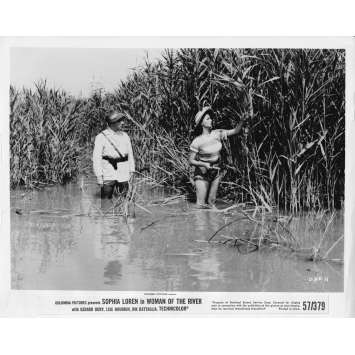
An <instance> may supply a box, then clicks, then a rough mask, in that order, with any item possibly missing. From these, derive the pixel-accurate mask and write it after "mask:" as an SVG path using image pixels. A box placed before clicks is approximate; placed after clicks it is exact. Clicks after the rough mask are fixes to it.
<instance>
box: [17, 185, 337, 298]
mask: <svg viewBox="0 0 355 355" xmlns="http://www.w3.org/2000/svg"><path fill="white" fill-rule="evenodd" d="M97 192H98V191H97V187H96V186H95V184H94V182H93V180H92V179H91V180H90V179H86V181H85V191H84V192H83V191H82V190H81V189H80V187H79V184H78V183H72V184H69V185H66V186H64V187H63V186H56V187H48V188H46V189H44V190H41V191H31V192H24V191H21V190H15V191H12V192H11V267H12V288H14V289H38V290H43V289H48V290H52V289H62V290H125V291H236V292H238V291H251V292H253V291H342V290H343V266H342V265H341V264H337V263H331V262H329V263H327V262H317V263H315V262H310V261H306V260H304V259H302V258H299V257H296V256H295V255H293V254H292V253H290V252H287V251H283V252H280V251H275V250H268V249H263V250H260V251H257V252H254V253H250V254H247V255H243V254H240V253H239V252H238V250H237V249H236V248H234V247H232V246H228V245H216V244H208V243H203V242H201V240H202V241H204V240H207V239H208V238H209V237H210V236H211V235H212V234H213V232H215V231H216V230H217V229H218V228H219V227H221V226H223V225H224V224H225V223H227V222H228V221H229V220H231V218H232V217H226V216H223V214H220V213H214V212H211V211H207V210H206V211H197V210H194V209H193V208H192V205H190V204H188V203H187V202H186V201H182V200H181V201H177V203H173V204H168V205H165V206H149V207H148V206H147V207H146V208H147V209H149V211H150V212H151V213H148V212H147V211H144V210H143V209H140V208H136V217H135V218H129V219H128V221H125V220H124V218H123V217H117V216H113V215H111V214H110V213H108V215H106V216H100V215H99V213H97V211H96V209H97V208H99V206H100V199H99V198H98V196H97ZM144 193H145V199H146V200H147V199H150V200H156V199H160V198H164V197H166V195H164V192H163V191H158V190H157V189H154V190H151V189H150V188H148V187H147V188H146V191H145V192H144ZM88 214H90V215H88ZM234 218H235V216H234ZM317 226H318V225H317V224H315V223H313V222H312V223H310V221H309V218H308V219H307V218H295V219H294V220H293V221H292V229H293V232H294V234H295V235H297V237H298V238H300V239H301V240H302V244H303V245H305V246H312V245H315V244H317V243H318V241H319V240H320V238H322V232H323V230H324V226H323V227H322V228H323V229H321V228H320V227H319V226H318V227H317ZM252 232H253V226H252V225H251V224H250V223H247V222H240V223H238V224H233V225H232V226H230V227H227V228H225V229H224V230H223V231H221V233H220V234H221V235H225V236H229V235H238V236H239V235H240V236H243V235H247V234H250V233H252ZM342 233H343V219H342V216H341V215H340V214H339V215H338V216H337V217H336V218H335V220H334V222H333V223H332V224H331V226H329V228H328V230H327V234H326V236H325V238H324V241H323V242H322V246H323V248H325V250H327V248H329V247H330V246H331V245H332V244H333V243H334V241H336V240H337V239H338V238H339V237H340V236H341V235H342ZM196 240H197V241H196ZM330 256H331V257H333V258H342V257H343V243H342V242H341V243H338V244H337V245H336V246H335V247H334V248H333V249H332V251H331V255H330Z"/></svg>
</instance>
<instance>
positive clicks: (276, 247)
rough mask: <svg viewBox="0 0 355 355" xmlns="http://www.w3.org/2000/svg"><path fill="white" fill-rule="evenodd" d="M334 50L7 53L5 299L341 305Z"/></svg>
mask: <svg viewBox="0 0 355 355" xmlns="http://www.w3.org/2000/svg"><path fill="white" fill-rule="evenodd" d="M345 65H346V50H345V49H342V48H273V47H270V48H261V47H260V48H257V47H255V48H247V47H245V48H237V47H235V48H232V47H231V48H225V47H220V48H218V47H213V48H205V47H181V48H176V47H174V48H170V47H166V46H164V47H162V48H156V47H154V48H150V47H147V48H82V47H77V48H73V47H63V48H59V47H49V46H48V47H43V46H42V47H29V46H26V47H12V48H11V50H10V87H9V103H10V111H9V112H10V117H9V126H10V129H9V154H10V157H9V164H10V169H9V171H10V173H9V179H10V182H9V184H10V208H11V212H10V239H11V242H10V249H11V251H10V255H11V289H12V290H72V291H74V290H83V291H132V292H135V291H144V292H159V291H160V292H343V290H344V208H345V207H344V198H345V195H344V191H345V190H344V188H345V107H346V104H345V103H346V100H345V72H346V70H345Z"/></svg>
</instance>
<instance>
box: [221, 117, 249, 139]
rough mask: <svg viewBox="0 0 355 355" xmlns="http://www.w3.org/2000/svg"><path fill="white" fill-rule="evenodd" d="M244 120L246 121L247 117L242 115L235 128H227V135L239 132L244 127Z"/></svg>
mask: <svg viewBox="0 0 355 355" xmlns="http://www.w3.org/2000/svg"><path fill="white" fill-rule="evenodd" d="M244 121H245V118H244V116H242V117H241V119H240V121H239V123H238V124H237V125H236V126H235V127H234V128H232V129H228V130H226V135H227V137H230V136H234V135H236V134H238V133H239V132H240V130H241V129H242V127H243V124H244Z"/></svg>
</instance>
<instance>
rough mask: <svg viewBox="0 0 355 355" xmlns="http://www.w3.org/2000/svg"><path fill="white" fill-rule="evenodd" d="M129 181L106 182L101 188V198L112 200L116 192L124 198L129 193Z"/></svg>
mask: <svg viewBox="0 0 355 355" xmlns="http://www.w3.org/2000/svg"><path fill="white" fill-rule="evenodd" d="M128 186H129V185H128V181H124V182H118V181H116V180H106V181H104V184H103V186H102V188H101V198H102V199H107V198H108V199H111V198H112V196H113V193H114V192H115V189H116V192H118V193H120V194H122V195H123V196H126V195H127V192H128Z"/></svg>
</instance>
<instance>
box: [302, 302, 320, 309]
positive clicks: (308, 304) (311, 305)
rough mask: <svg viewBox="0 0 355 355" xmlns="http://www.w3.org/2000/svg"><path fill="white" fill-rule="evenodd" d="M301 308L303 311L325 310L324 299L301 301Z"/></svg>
mask: <svg viewBox="0 0 355 355" xmlns="http://www.w3.org/2000/svg"><path fill="white" fill-rule="evenodd" d="M302 309H303V310H304V311H325V302H324V301H303V303H302Z"/></svg>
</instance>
